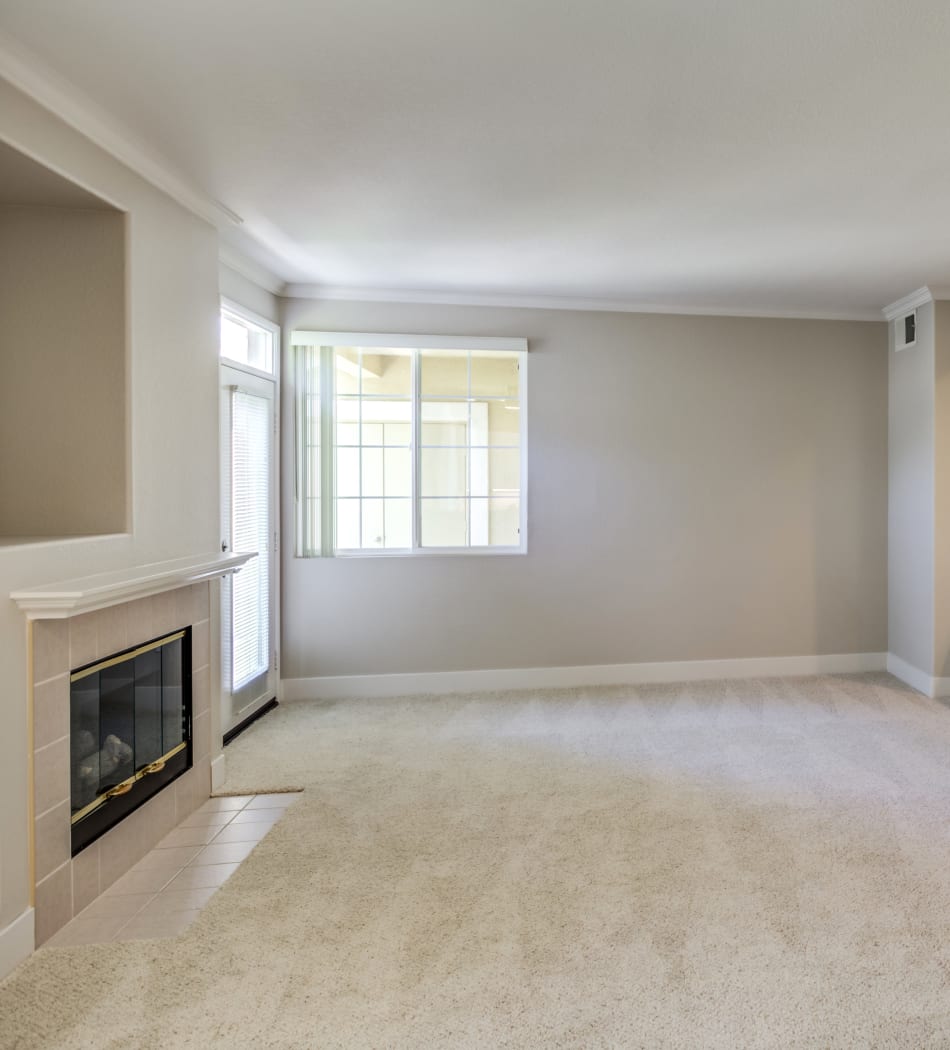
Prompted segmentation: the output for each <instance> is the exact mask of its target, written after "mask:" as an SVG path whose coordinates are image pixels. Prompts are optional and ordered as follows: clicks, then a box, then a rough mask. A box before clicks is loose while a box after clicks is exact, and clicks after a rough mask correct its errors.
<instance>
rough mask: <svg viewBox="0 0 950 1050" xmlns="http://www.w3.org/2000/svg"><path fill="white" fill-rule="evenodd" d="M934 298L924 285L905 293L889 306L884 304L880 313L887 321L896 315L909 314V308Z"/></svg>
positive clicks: (915, 307) (911, 308) (913, 308)
mask: <svg viewBox="0 0 950 1050" xmlns="http://www.w3.org/2000/svg"><path fill="white" fill-rule="evenodd" d="M935 298H936V297H935V296H934V295H933V293H932V292H931V290H930V289H929V288H928V287H927V285H924V286H923V288H918V289H917V290H916V291H914V292H911V293H910V294H909V295H905V296H904V297H903V299H897V300H896V301H895V302H893V303H891V304H890V305H889V306H885V307H884V309H883V310H882V311H881V313H882V314H884V316H885V318H886V319H887V320H888V321H893V320H894V319H895V318H896V317H901V316H903V315H904V314H909V313H910V312H911V310H916V309H917V307H918V306H923V305H924V304H925V303H930V302H933V300H934V299H935Z"/></svg>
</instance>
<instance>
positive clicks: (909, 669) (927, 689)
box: [887, 653, 950, 696]
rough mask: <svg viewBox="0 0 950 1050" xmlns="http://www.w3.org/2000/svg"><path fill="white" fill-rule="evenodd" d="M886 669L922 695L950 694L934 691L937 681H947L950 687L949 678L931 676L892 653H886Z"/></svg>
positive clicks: (949, 693)
mask: <svg viewBox="0 0 950 1050" xmlns="http://www.w3.org/2000/svg"><path fill="white" fill-rule="evenodd" d="M887 670H888V672H889V673H890V674H892V675H893V676H894V677H895V678H899V679H900V680H901V681H902V682H904V683H905V684H906V685H909V686H910V687H911V688H912V689H916V690H917V692H918V693H923V694H924V696H944V695H950V692H948V693H937V692H936V689H937V683H938V682H947V683H948V687H950V679H948V678H933V677H931V676H930V675H929V674H927V672H926V671H921V670H920V669H919V668H917V667H914V665H913V664H909V663H908V662H907V661H906V660H902V659H901V658H900V657H899V656H895V655H894V654H893V653H888V654H887Z"/></svg>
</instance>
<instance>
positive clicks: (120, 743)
mask: <svg viewBox="0 0 950 1050" xmlns="http://www.w3.org/2000/svg"><path fill="white" fill-rule="evenodd" d="M191 668H192V656H191V627H190V626H188V627H184V628H183V629H181V630H178V631H173V632H172V633H170V634H166V635H164V636H162V637H159V638H155V639H153V640H152V641H149V642H146V643H144V644H142V645H138V646H136V647H135V648H132V649H126V650H124V651H123V652H119V653H116V654H114V655H112V656H109V657H107V658H106V659H101V660H97V661H96V662H95V663H91V664H87V665H86V666H85V667H79V668H77V669H76V670H74V671H72V672H71V674H70V690H69V693H70V698H69V708H70V732H69V755H70V811H71V818H70V819H71V846H72V856H74V857H75V856H76V855H77V854H78V853H79V852H80V851H81V850H83V849H85V847H86V846H88V845H90V844H91V843H92V842H94V841H95V840H96V839H98V838H99V837H100V836H101V835H104V834H105V833H106V832H107V831H108V830H109V829H110V828H112V827H114V826H115V825H116V824H118V822H119V821H120V820H122V819H123V818H124V817H126V816H127V815H128V814H129V813H131V812H132V811H133V810H135V809H138V807H139V806H141V805H142V804H143V803H145V802H147V801H148V800H149V799H150V798H152V797H153V796H154V795H156V794H157V793H158V792H159V791H161V789H162V788H164V787H165V786H166V785H167V784H170V783H171V782H172V781H173V780H175V779H176V778H178V777H179V776H181V775H182V773H184V772H185V771H186V770H188V769H190V768H191V764H192V748H191Z"/></svg>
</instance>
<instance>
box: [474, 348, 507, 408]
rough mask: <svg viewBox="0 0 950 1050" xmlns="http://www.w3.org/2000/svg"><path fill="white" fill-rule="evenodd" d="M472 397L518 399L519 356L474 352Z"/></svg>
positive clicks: (494, 352)
mask: <svg viewBox="0 0 950 1050" xmlns="http://www.w3.org/2000/svg"><path fill="white" fill-rule="evenodd" d="M471 394H472V397H517V396H518V355H517V354H514V353H512V354H507V353H502V352H496V351H492V350H485V351H479V350H473V351H472V389H471Z"/></svg>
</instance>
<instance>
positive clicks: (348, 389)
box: [333, 346, 360, 394]
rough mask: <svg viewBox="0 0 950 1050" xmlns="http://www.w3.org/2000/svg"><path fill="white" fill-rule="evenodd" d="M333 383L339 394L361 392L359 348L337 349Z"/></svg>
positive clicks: (334, 356) (344, 347) (334, 359)
mask: <svg viewBox="0 0 950 1050" xmlns="http://www.w3.org/2000/svg"><path fill="white" fill-rule="evenodd" d="M333 383H334V389H335V390H336V392H337V394H358V393H359V392H360V351H359V349H358V348H357V347H351V346H338V347H337V348H336V350H335V352H334V355H333Z"/></svg>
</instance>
